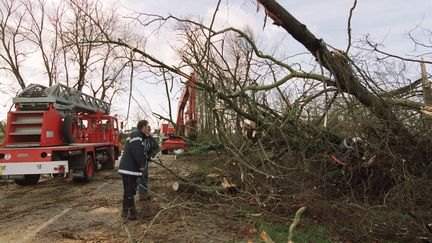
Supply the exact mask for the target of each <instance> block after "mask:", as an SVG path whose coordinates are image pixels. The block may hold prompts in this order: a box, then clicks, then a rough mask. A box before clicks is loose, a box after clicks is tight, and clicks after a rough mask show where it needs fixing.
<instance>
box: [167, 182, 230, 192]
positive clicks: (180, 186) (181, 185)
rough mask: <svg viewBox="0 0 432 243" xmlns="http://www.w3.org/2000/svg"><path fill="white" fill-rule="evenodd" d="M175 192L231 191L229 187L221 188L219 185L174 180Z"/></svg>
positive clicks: (173, 187)
mask: <svg viewBox="0 0 432 243" xmlns="http://www.w3.org/2000/svg"><path fill="white" fill-rule="evenodd" d="M172 189H173V190H174V191H175V192H187V193H199V194H219V193H227V192H228V193H231V188H223V187H220V186H206V185H197V184H194V183H190V182H179V181H176V182H174V183H173V185H172Z"/></svg>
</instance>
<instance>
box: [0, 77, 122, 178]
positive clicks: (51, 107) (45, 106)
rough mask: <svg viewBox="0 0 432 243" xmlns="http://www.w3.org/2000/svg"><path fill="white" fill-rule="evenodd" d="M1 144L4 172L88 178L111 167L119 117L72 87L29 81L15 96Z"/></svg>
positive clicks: (117, 150) (117, 149)
mask: <svg viewBox="0 0 432 243" xmlns="http://www.w3.org/2000/svg"><path fill="white" fill-rule="evenodd" d="M13 102H14V105H15V110H14V111H10V112H9V113H8V117H7V125H6V131H5V140H4V143H3V144H2V145H1V148H0V176H9V178H13V179H15V182H16V183H17V184H18V185H32V184H36V183H37V182H38V181H39V178H40V175H41V174H54V175H63V176H71V177H73V180H74V181H84V182H88V181H90V180H91V179H92V178H93V176H94V173H95V172H96V171H97V170H98V169H100V168H103V169H113V168H114V164H115V160H116V159H117V158H118V157H119V155H120V151H121V145H120V136H119V134H120V133H119V127H118V121H117V118H116V117H115V116H110V115H109V113H110V105H109V104H108V103H107V102H104V101H102V100H99V99H96V98H94V97H91V96H89V95H86V94H84V93H82V92H80V91H78V90H76V89H74V88H70V87H66V86H64V85H62V84H56V85H53V86H51V87H45V86H42V85H39V84H31V85H29V86H28V87H27V88H25V89H24V90H23V91H22V92H20V93H19V94H18V95H17V96H16V97H15V98H14V99H13Z"/></svg>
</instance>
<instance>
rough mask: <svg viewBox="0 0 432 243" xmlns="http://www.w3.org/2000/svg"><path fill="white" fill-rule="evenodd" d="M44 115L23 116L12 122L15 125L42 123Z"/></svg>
mask: <svg viewBox="0 0 432 243" xmlns="http://www.w3.org/2000/svg"><path fill="white" fill-rule="evenodd" d="M42 121H43V119H42V117H41V118H26V119H24V118H21V119H17V120H16V121H14V122H12V124H13V125H24V124H42Z"/></svg>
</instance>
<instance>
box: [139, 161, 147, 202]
mask: <svg viewBox="0 0 432 243" xmlns="http://www.w3.org/2000/svg"><path fill="white" fill-rule="evenodd" d="M147 181H148V161H146V163H145V165H144V170H143V173H142V175H141V176H140V177H139V178H138V193H140V194H141V193H146V192H147V190H148V189H147Z"/></svg>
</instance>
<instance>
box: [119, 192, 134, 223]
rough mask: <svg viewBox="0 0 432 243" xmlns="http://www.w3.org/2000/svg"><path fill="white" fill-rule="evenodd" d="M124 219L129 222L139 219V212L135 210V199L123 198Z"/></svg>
mask: <svg viewBox="0 0 432 243" xmlns="http://www.w3.org/2000/svg"><path fill="white" fill-rule="evenodd" d="M121 216H122V218H124V219H128V220H136V219H137V211H136V209H135V203H134V198H133V197H132V198H128V197H123V210H122V215H121Z"/></svg>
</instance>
